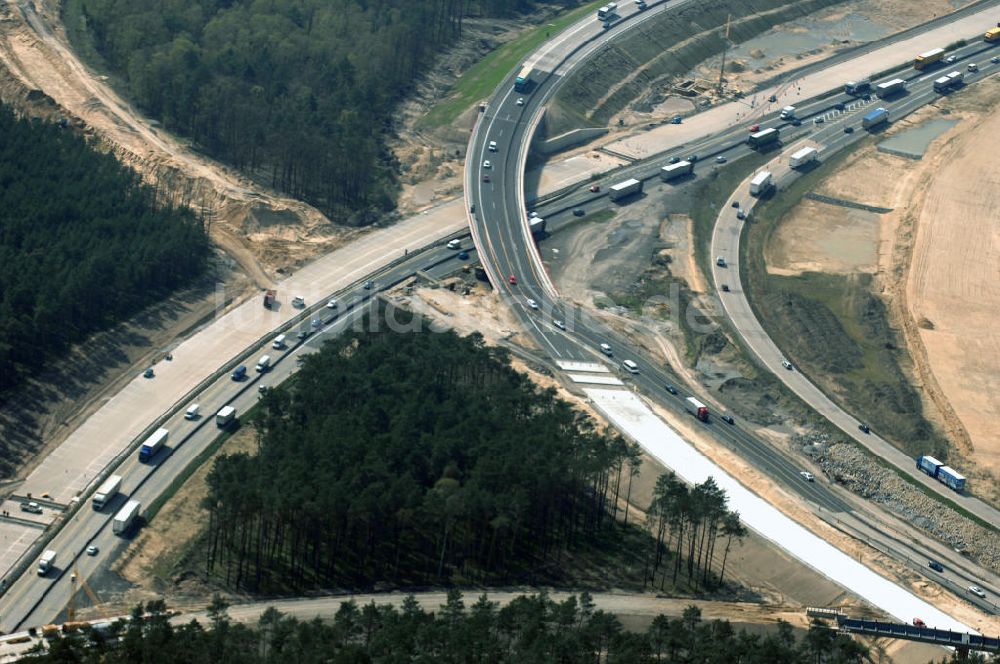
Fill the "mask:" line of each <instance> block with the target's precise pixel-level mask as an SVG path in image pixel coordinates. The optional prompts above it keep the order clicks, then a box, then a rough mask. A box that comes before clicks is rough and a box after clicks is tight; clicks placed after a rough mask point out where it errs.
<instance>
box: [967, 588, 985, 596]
mask: <svg viewBox="0 0 1000 664" xmlns="http://www.w3.org/2000/svg"><path fill="white" fill-rule="evenodd" d="M969 592H970V593H972V594H973V595H975V596H976V597H983V598H985V597H986V593H985V592H983V589H982V588H980V587H979V586H969Z"/></svg>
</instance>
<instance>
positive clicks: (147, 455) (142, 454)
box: [139, 428, 169, 462]
mask: <svg viewBox="0 0 1000 664" xmlns="http://www.w3.org/2000/svg"><path fill="white" fill-rule="evenodd" d="M168 433H169V432H168V431H167V430H166V429H163V428H160V429H157V430H156V431H155V432H154V433H153V435H151V436H150V437H149V438H147V439H146V442H144V443H143V444H142V447H140V448H139V461H142V462H146V461H149V460H150V459H152V458H153V457H154V456H155V455H156V453H157V452H159V451H160V448H161V447H163V444H164V443H166V442H167V434H168Z"/></svg>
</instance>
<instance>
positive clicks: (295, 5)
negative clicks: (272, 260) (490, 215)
mask: <svg viewBox="0 0 1000 664" xmlns="http://www.w3.org/2000/svg"><path fill="white" fill-rule="evenodd" d="M574 1H575V0H574ZM534 4H535V0H419V1H415V0H380V1H379V2H372V1H371V0H287V1H284V2H261V1H260V0H69V1H68V2H67V3H66V10H65V14H66V24H67V30H68V32H69V34H70V36H71V38H72V39H73V41H74V44H75V45H76V46H77V48H78V49H80V50H82V51H83V52H84V53H91V54H95V55H96V57H99V58H100V59H102V60H103V62H104V63H105V65H106V67H107V68H109V69H110V70H111V71H112V72H113V73H114V74H115V76H116V78H117V79H118V80H120V81H121V86H122V87H123V88H124V91H125V92H126V94H127V95H128V96H129V97H130V98H131V99H133V100H135V101H136V102H138V104H139V105H140V107H141V108H142V109H143V110H145V111H146V112H147V113H149V114H150V115H152V116H153V117H154V118H157V119H159V120H161V121H162V122H163V123H164V124H165V125H166V126H167V127H169V128H170V129H173V130H175V131H177V132H179V133H181V134H184V135H186V136H189V137H191V138H193V139H194V140H195V141H196V142H197V143H198V145H199V146H201V147H202V148H203V149H205V150H206V151H207V152H208V153H209V154H211V155H212V156H214V157H216V158H218V159H221V160H223V161H226V162H228V163H230V164H232V165H234V166H236V167H237V168H239V169H241V170H244V171H245V172H248V173H250V174H251V175H254V176H256V177H257V178H258V179H260V180H261V181H264V182H267V183H268V184H270V185H271V186H274V187H276V188H278V189H280V190H282V191H285V192H287V193H289V194H291V195H292V196H296V197H299V198H303V199H305V200H307V201H309V202H311V203H313V204H314V205H316V206H317V207H319V208H320V209H321V210H323V211H324V212H326V213H327V214H329V215H331V216H336V217H338V218H339V219H341V220H344V221H354V222H355V223H363V222H365V221H368V220H371V219H373V218H374V214H375V213H377V212H378V211H380V210H386V209H389V208H391V207H392V206H393V204H394V200H395V183H394V170H395V164H394V163H393V160H392V157H391V155H390V154H389V152H388V150H387V149H386V147H385V142H384V138H385V134H386V131H387V128H388V127H389V125H390V123H391V121H392V116H393V108H394V106H395V104H396V103H397V102H398V101H399V100H401V99H402V97H403V95H404V94H406V93H407V91H409V90H410V89H411V88H412V86H413V83H414V81H415V80H416V79H417V78H418V77H419V76H420V75H421V74H422V73H423V72H425V71H426V70H427V68H428V67H429V66H430V65H431V64H432V63H433V62H434V59H435V56H436V55H437V54H438V52H439V51H440V50H441V49H442V48H443V47H445V46H446V45H448V44H450V43H451V42H452V41H453V40H454V39H455V37H457V36H458V35H459V34H460V32H461V29H462V22H463V20H464V19H465V17H466V16H467V15H469V14H470V13H486V14H487V15H492V16H498V15H504V14H511V13H514V12H517V11H522V10H524V9H528V8H530V7H531V6H533V5H534Z"/></svg>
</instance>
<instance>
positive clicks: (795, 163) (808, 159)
mask: <svg viewBox="0 0 1000 664" xmlns="http://www.w3.org/2000/svg"><path fill="white" fill-rule="evenodd" d="M818 155H819V150H817V149H816V148H809V147H806V148H802V149H801V150H798V151H797V152H795V153H794V154H792V156H791V157H789V159H788V165H789V166H791V167H792V168H799V167H801V166H805V165H806V164H809V163H812V162H814V161H816V157H817V156H818Z"/></svg>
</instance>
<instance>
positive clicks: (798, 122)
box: [792, 120, 802, 127]
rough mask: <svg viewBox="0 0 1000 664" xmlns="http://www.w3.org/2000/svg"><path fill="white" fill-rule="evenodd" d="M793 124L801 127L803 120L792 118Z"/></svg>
mask: <svg viewBox="0 0 1000 664" xmlns="http://www.w3.org/2000/svg"><path fill="white" fill-rule="evenodd" d="M792 126H793V127H801V126H802V120H792Z"/></svg>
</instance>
